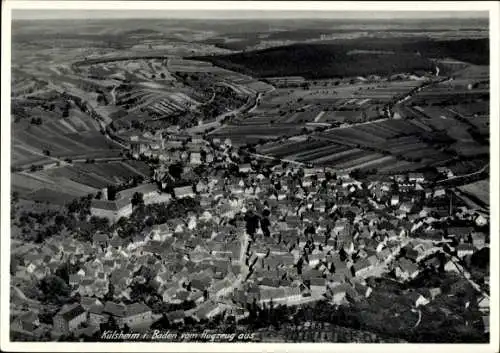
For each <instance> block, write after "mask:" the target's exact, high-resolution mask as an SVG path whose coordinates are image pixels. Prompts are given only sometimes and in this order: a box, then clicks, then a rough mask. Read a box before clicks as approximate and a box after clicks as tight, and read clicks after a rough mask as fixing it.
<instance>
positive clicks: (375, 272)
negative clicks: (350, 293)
mask: <svg viewBox="0 0 500 353" xmlns="http://www.w3.org/2000/svg"><path fill="white" fill-rule="evenodd" d="M411 240H412V238H409V237H408V238H403V239H402V242H401V243H400V244H399V246H397V247H396V248H395V249H394V250H393V251H392V253H391V255H390V256H388V257H387V258H386V259H385V260H384V261H382V262H380V263H378V264H377V265H375V266H373V268H372V269H371V270H370V271H368V272H367V273H364V274H363V275H362V276H360V277H363V278H368V277H371V276H375V277H380V275H381V274H382V273H384V272H385V271H386V270H387V267H386V266H387V265H388V264H389V263H390V262H391V261H392V260H393V258H394V256H396V255H397V254H398V253H399V252H400V251H401V249H402V248H404V247H405V246H406V245H408V243H410V241H411Z"/></svg>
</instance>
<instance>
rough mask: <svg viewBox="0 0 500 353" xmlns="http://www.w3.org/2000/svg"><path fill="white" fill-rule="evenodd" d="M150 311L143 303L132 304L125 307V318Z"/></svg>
mask: <svg viewBox="0 0 500 353" xmlns="http://www.w3.org/2000/svg"><path fill="white" fill-rule="evenodd" d="M148 311H151V309H150V308H149V307H148V306H147V305H146V304H144V303H133V304H130V305H129V306H128V307H127V316H132V315H137V314H142V313H146V312H148Z"/></svg>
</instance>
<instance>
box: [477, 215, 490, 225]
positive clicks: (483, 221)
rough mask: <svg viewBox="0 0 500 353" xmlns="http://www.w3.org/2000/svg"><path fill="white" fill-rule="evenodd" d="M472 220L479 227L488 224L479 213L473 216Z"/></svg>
mask: <svg viewBox="0 0 500 353" xmlns="http://www.w3.org/2000/svg"><path fill="white" fill-rule="evenodd" d="M474 222H475V223H476V225H477V226H479V227H484V226H485V225H487V224H488V219H487V218H486V217H484V216H483V215H481V214H478V215H477V216H476V217H475V218H474Z"/></svg>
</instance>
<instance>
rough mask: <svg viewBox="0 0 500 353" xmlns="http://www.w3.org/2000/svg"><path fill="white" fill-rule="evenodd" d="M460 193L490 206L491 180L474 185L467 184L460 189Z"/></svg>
mask: <svg viewBox="0 0 500 353" xmlns="http://www.w3.org/2000/svg"><path fill="white" fill-rule="evenodd" d="M459 189H460V191H463V192H465V193H466V194H470V195H472V196H474V197H477V198H478V199H479V200H481V201H482V202H483V203H485V204H486V205H489V204H490V180H489V179H486V180H480V181H477V182H475V183H472V184H467V185H463V186H460V187H459Z"/></svg>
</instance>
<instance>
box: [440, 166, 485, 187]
mask: <svg viewBox="0 0 500 353" xmlns="http://www.w3.org/2000/svg"><path fill="white" fill-rule="evenodd" d="M489 166H490V164H489V163H487V164H486V165H485V166H484V167H482V168H480V169H478V170H477V171H475V172H472V173H468V174H462V175H456V176H453V177H451V178H447V179H443V180H439V181H437V182H436V184H440V183H445V182H449V181H455V180H457V179H462V178H468V177H471V176H475V175H478V174H481V173H483V172H484V171H486V169H487V168H489Z"/></svg>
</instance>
